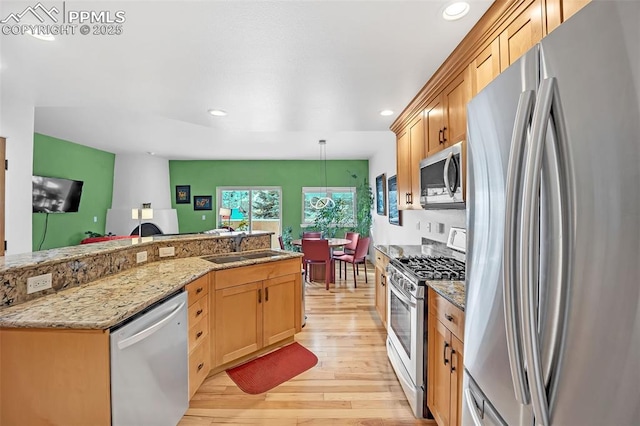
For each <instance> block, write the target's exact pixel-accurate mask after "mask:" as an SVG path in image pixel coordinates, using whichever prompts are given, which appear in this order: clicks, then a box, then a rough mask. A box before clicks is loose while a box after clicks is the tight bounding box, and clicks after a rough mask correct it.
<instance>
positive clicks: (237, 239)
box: [233, 232, 247, 252]
mask: <svg viewBox="0 0 640 426" xmlns="http://www.w3.org/2000/svg"><path fill="white" fill-rule="evenodd" d="M246 235H247V234H246V233H244V232H242V233H240V234H238V235H234V236H233V251H235V252H239V251H240V246H241V245H242V240H244V237H245V236H246Z"/></svg>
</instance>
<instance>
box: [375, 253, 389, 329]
mask: <svg viewBox="0 0 640 426" xmlns="http://www.w3.org/2000/svg"><path fill="white" fill-rule="evenodd" d="M376 311H377V312H378V316H379V317H380V321H382V324H383V325H384V327H385V329H386V328H387V276H386V274H385V271H384V269H382V268H379V267H377V266H376Z"/></svg>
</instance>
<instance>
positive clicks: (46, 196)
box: [31, 176, 84, 213]
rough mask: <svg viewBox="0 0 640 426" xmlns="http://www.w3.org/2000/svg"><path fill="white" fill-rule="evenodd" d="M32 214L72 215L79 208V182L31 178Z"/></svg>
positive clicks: (81, 182) (38, 177) (80, 184)
mask: <svg viewBox="0 0 640 426" xmlns="http://www.w3.org/2000/svg"><path fill="white" fill-rule="evenodd" d="M31 181H32V184H33V185H32V186H33V213H73V212H77V211H78V207H80V196H81V195H82V185H83V184H84V182H83V181H81V180H71V179H63V178H54V177H45V176H33V177H32V179H31Z"/></svg>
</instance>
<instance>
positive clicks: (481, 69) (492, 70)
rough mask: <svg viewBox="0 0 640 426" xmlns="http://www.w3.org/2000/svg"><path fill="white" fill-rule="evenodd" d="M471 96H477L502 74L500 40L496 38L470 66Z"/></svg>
mask: <svg viewBox="0 0 640 426" xmlns="http://www.w3.org/2000/svg"><path fill="white" fill-rule="evenodd" d="M469 74H470V75H469V78H470V80H471V96H475V95H477V94H478V93H480V91H481V90H482V89H484V88H485V87H486V86H487V84H489V83H491V81H493V79H494V78H496V77H497V76H498V74H500V38H499V37H496V39H495V40H493V42H492V43H491V44H490V45H489V46H487V48H486V49H484V50H483V51H482V52H481V53H480V54H479V55H478V56H476V58H475V59H474V60H473V61H471V64H470V65H469Z"/></svg>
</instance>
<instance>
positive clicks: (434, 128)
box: [424, 96, 444, 157]
mask: <svg viewBox="0 0 640 426" xmlns="http://www.w3.org/2000/svg"><path fill="white" fill-rule="evenodd" d="M424 115H425V122H426V128H427V131H426V134H427V136H426V143H425V146H426V150H427V154H426V155H425V157H428V156H429V155H431V154H434V153H436V152H438V151H441V150H442V148H444V142H443V134H442V131H443V130H442V129H443V128H444V109H443V107H442V97H441V96H438V97H437V98H436V99H434V100H433V101H432V102H431V103H430V104H429V105H427V108H426V109H425V111H424Z"/></svg>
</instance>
